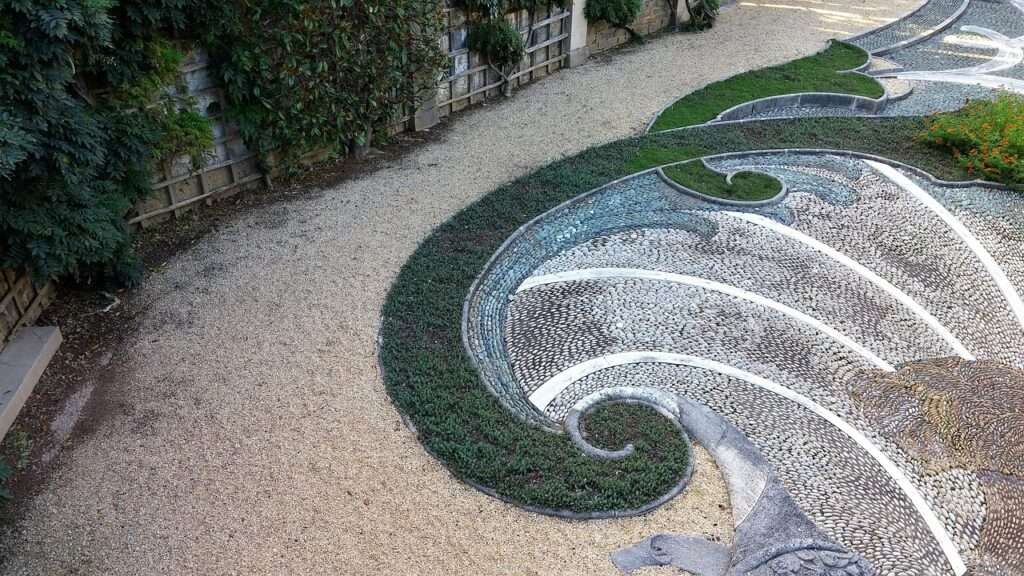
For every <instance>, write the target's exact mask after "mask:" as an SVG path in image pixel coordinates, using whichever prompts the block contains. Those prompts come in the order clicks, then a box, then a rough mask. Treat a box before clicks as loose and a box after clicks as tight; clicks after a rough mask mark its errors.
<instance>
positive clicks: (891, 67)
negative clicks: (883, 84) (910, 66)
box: [864, 56, 903, 75]
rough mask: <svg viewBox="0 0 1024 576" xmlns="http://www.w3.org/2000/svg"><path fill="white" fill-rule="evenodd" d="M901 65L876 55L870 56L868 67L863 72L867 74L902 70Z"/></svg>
mask: <svg viewBox="0 0 1024 576" xmlns="http://www.w3.org/2000/svg"><path fill="white" fill-rule="evenodd" d="M902 69H903V66H901V65H900V64H897V63H896V62H893V61H892V60H886V59H885V58H880V57H878V56H872V57H871V61H870V62H869V63H868V69H867V70H865V71H864V72H865V73H867V74H872V75H874V74H881V73H883V72H895V71H897V70H902Z"/></svg>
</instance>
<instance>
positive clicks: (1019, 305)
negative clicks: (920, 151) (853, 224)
mask: <svg viewBox="0 0 1024 576" xmlns="http://www.w3.org/2000/svg"><path fill="white" fill-rule="evenodd" d="M864 162H866V163H867V164H868V165H869V166H871V167H872V168H874V169H875V170H877V171H878V172H879V173H880V174H882V175H883V176H885V177H886V178H888V179H889V180H892V181H893V182H894V183H896V184H897V185H898V186H900V187H901V188H903V189H904V190H906V191H907V192H909V193H910V194H911V195H912V196H914V198H916V199H917V201H918V202H920V203H922V204H924V205H925V206H926V207H927V208H928V209H929V210H931V211H932V212H934V213H935V214H936V215H938V216H939V218H942V221H943V222H945V223H946V225H947V226H949V227H950V228H952V229H953V231H954V232H955V233H956V235H957V236H959V237H960V239H961V240H962V241H963V242H964V244H966V245H967V247H968V248H970V250H971V251H972V252H974V255H975V256H977V257H978V260H980V261H981V263H982V265H983V266H984V267H985V270H987V271H988V273H989V275H990V276H992V279H993V280H994V281H995V283H996V286H998V287H999V291H1000V292H1002V293H1003V296H1004V297H1005V298H1006V302H1007V303H1008V304H1009V305H1010V309H1011V310H1012V311H1013V314H1014V315H1015V316H1016V317H1017V322H1018V323H1019V324H1020V325H1021V328H1024V302H1022V301H1021V299H1020V294H1018V293H1017V288H1016V287H1014V285H1013V283H1011V282H1010V279H1009V278H1007V277H1006V273H1005V272H1003V269H1002V268H1001V267H1000V266H999V264H998V263H997V262H996V260H995V258H993V257H992V254H990V253H989V251H988V250H986V249H985V247H984V246H983V245H982V244H981V242H979V241H978V239H977V238H976V237H975V236H974V234H973V233H971V231H970V230H968V229H967V227H966V226H964V224H963V222H960V220H958V219H957V218H956V216H953V214H952V213H951V212H950V211H949V210H947V209H946V207H945V206H943V205H942V204H940V203H939V201H938V200H936V199H935V198H932V196H931V194H929V193H927V192H925V191H924V190H923V189H922V188H921V187H920V186H918V185H917V184H915V183H914V181H913V180H911V179H910V178H907V177H906V176H905V175H904V174H903V173H902V172H900V171H899V170H897V169H895V168H893V167H892V166H889V165H888V164H882V163H881V162H875V161H873V160H865V161H864Z"/></svg>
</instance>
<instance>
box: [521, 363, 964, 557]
mask: <svg viewBox="0 0 1024 576" xmlns="http://www.w3.org/2000/svg"><path fill="white" fill-rule="evenodd" d="M646 363H657V364H673V365H677V366H690V367H692V368H699V369H704V370H711V371H713V372H717V373H719V374H723V375H725V376H729V377H731V378H736V379H739V380H743V381H745V382H749V383H750V384H753V385H754V386H758V387H760V388H763V389H765V390H768V391H769V392H772V393H774V394H778V395H779V396H782V397H783V398H786V399H788V400H791V401H793V402H795V403H797V404H799V405H800V406H803V407H804V408H807V409H808V410H810V411H811V412H813V413H814V414H816V415H818V416H819V417H821V418H823V419H825V420H827V421H828V422H829V423H830V424H832V425H833V426H835V427H836V428H838V429H839V430H840V431H842V432H843V433H844V434H846V435H847V436H848V437H850V439H852V440H853V441H854V442H856V443H857V444H858V445H859V446H860V447H861V448H863V449H864V451H865V452H867V453H868V454H869V455H870V456H871V457H872V458H874V459H875V461H876V462H878V464H879V465H881V467H882V469H884V470H885V472H886V473H887V474H888V475H889V477H891V478H892V479H893V481H895V482H896V484H897V485H898V486H899V487H900V489H901V490H902V491H903V493H904V494H906V496H907V498H908V499H909V500H910V502H911V504H913V506H914V508H916V509H917V512H918V514H920V515H921V518H922V519H923V520H924V523H925V525H926V526H927V527H928V529H929V530H930V531H931V533H932V535H933V536H934V537H935V540H936V541H937V542H938V544H939V547H940V548H942V552H943V553H944V554H945V555H946V558H947V559H948V560H949V564H950V566H951V567H952V568H953V572H954V573H955V574H956V576H963V574H964V573H966V572H967V566H966V565H965V564H964V561H963V558H961V556H960V551H959V550H958V549H957V547H956V545H955V544H953V540H952V539H951V538H950V536H949V533H948V532H946V527H945V526H944V525H943V524H942V522H941V521H940V520H939V518H938V517H937V516H936V515H935V512H934V511H932V509H931V507H929V506H928V503H927V502H926V501H925V499H924V497H923V496H922V495H921V493H920V492H919V491H918V490H917V487H915V486H914V484H913V483H912V482H911V481H910V479H909V478H907V476H906V474H904V473H903V471H902V470H900V468H899V467H898V466H896V464H895V463H894V462H893V461H892V460H890V459H889V457H888V456H886V455H885V454H884V453H882V451H881V450H880V449H879V448H878V447H877V446H875V445H874V443H872V442H871V440H869V439H868V438H867V436H865V435H864V434H863V433H862V432H860V431H859V430H857V429H856V428H854V427H853V426H852V425H850V424H849V423H847V422H846V421H845V420H843V419H842V418H840V417H839V416H838V415H837V414H835V413H833V412H832V411H830V410H828V409H827V408H825V407H824V406H822V405H820V404H818V403H817V402H815V401H814V400H811V399H810V398H808V397H806V396H804V395H802V394H800V393H799V392H796V391H794V390H791V389H789V388H787V387H785V386H782V385H780V384H776V383H775V382H772V381H771V380H768V379H767V378H762V377H761V376H758V375H756V374H751V373H750V372H747V371H745V370H741V369H739V368H736V367H734V366H730V365H728V364H722V363H721V362H716V361H714V360H709V359H707V358H700V357H697V356H691V355H688V354H674V353H670V352H623V353H620V354H612V355H609V356H602V357H600V358H595V359H593V360H588V361H586V362H583V363H581V364H577V365H575V366H573V367H571V368H569V369H568V370H565V371H564V372H561V373H559V374H557V375H555V376H554V377H553V378H551V379H550V380H548V381H547V382H545V383H544V385H543V386H541V387H540V389H538V390H537V391H536V392H534V393H533V394H531V395H530V401H531V402H533V403H534V404H535V405H536V406H537V407H538V408H540V409H541V410H544V409H545V408H546V407H547V404H548V403H550V399H553V398H554V397H555V396H557V395H558V394H559V393H560V392H561V391H562V390H564V389H565V388H566V387H568V386H569V385H570V384H572V383H573V382H575V381H577V380H579V379H581V378H583V377H585V376H588V375H590V374H593V373H595V372H598V371H601V370H604V369H606V368H611V367H613V366H622V365H626V364H646Z"/></svg>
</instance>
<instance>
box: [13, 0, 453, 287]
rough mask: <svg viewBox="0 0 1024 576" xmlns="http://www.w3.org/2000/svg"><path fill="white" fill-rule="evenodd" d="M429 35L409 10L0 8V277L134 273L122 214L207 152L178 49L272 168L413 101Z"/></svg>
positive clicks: (426, 14)
mask: <svg viewBox="0 0 1024 576" xmlns="http://www.w3.org/2000/svg"><path fill="white" fill-rule="evenodd" d="M440 26H441V15H440V7H439V5H437V4H435V3H433V2H423V1H422V0H309V1H299V0H289V1H284V2H282V1H275V0H228V1H225V2H206V1H204V0H119V1H115V0H0V267H10V268H23V267H25V268H28V269H29V270H31V271H32V273H33V277H34V278H35V279H36V280H37V281H40V282H42V281H45V280H46V279H49V278H52V277H72V278H75V279H78V280H81V281H86V282H114V283H117V284H127V283H131V282H133V281H134V280H135V279H137V278H138V277H139V272H140V266H139V264H138V261H137V259H136V257H135V256H134V254H133V251H132V245H131V237H130V232H129V230H128V228H127V226H126V224H125V223H124V216H125V214H126V213H127V212H128V211H129V210H130V209H131V207H132V206H134V205H135V203H136V202H137V201H138V200H139V199H141V198H142V197H144V196H145V195H146V194H148V193H150V191H151V189H150V175H151V172H152V168H153V167H154V164H155V163H157V162H160V161H163V160H167V159H171V158H178V157H181V156H183V155H188V156H192V157H193V158H199V157H201V156H202V155H203V154H204V153H206V151H207V150H208V149H209V148H210V147H211V145H212V141H213V135H212V131H211V128H210V125H209V123H208V122H207V121H206V119H205V118H204V117H203V116H202V115H201V114H199V113H198V112H197V111H196V110H195V109H194V108H193V106H192V104H193V103H192V102H191V101H190V100H189V99H187V98H185V97H182V96H179V95H180V94H184V93H185V90H184V88H183V87H178V88H177V89H174V88H175V86H174V85H175V83H176V82H177V81H178V80H179V69H180V66H181V63H182V61H183V58H184V57H185V53H186V52H187V51H188V49H189V48H190V47H191V46H192V45H193V43H195V42H202V43H203V44H205V45H208V46H209V47H210V48H212V50H211V52H212V53H213V55H214V57H215V65H216V69H217V70H218V71H219V73H220V75H221V79H222V80H223V82H224V84H225V90H226V92H227V96H228V100H229V106H228V109H227V110H226V112H227V114H228V116H229V117H231V118H234V119H236V120H237V121H238V123H239V124H240V126H241V129H242V133H243V137H244V138H246V139H247V140H248V141H249V142H250V143H252V144H253V145H254V146H255V147H256V148H257V149H258V150H259V151H261V152H263V153H265V154H266V153H269V152H271V151H278V152H280V153H281V154H280V156H281V158H282V159H283V160H284V162H285V164H286V166H287V165H288V164H289V163H290V162H292V161H294V160H296V159H297V158H298V157H299V156H301V154H302V153H304V152H307V151H310V150H322V149H324V148H327V149H335V150H339V151H342V150H352V149H358V148H360V147H362V146H366V145H368V144H369V143H370V142H371V140H372V139H373V138H374V134H375V133H380V132H381V131H382V129H383V128H384V127H385V126H388V125H389V124H390V123H392V122H393V121H394V120H395V119H396V118H397V117H398V115H399V114H400V113H401V112H402V111H403V110H409V109H410V107H411V106H413V105H415V103H416V102H417V101H418V99H419V98H420V97H421V96H422V95H423V92H424V91H425V90H427V89H430V88H433V86H434V85H435V83H436V81H437V80H438V78H439V74H440V71H441V69H442V67H443V66H444V64H445V58H444V55H443V54H441V53H440V48H439V46H438V42H437V38H438V34H439V31H440Z"/></svg>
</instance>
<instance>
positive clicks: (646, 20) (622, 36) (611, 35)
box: [587, 0, 686, 54]
mask: <svg viewBox="0 0 1024 576" xmlns="http://www.w3.org/2000/svg"><path fill="white" fill-rule="evenodd" d="M670 16H671V10H669V7H668V2H666V1H665V0H644V8H643V11H642V12H641V13H640V16H638V17H637V19H636V21H634V22H633V24H632V25H630V28H632V29H633V30H634V31H635V32H636V33H637V34H640V35H641V36H647V35H649V34H654V33H656V32H661V31H662V30H664V29H666V28H667V27H668V25H669V22H670ZM685 20H686V8H685V6H683V5H682V4H680V16H679V21H680V22H683V21H685ZM629 40H630V36H629V32H627V31H625V30H623V29H621V28H613V27H612V26H610V25H609V24H608V23H607V22H591V23H589V24H588V26H587V47H588V48H589V52H590V54H596V53H598V52H603V51H605V50H609V49H611V48H615V47H616V46H620V45H622V44H625V43H626V42H629Z"/></svg>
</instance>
